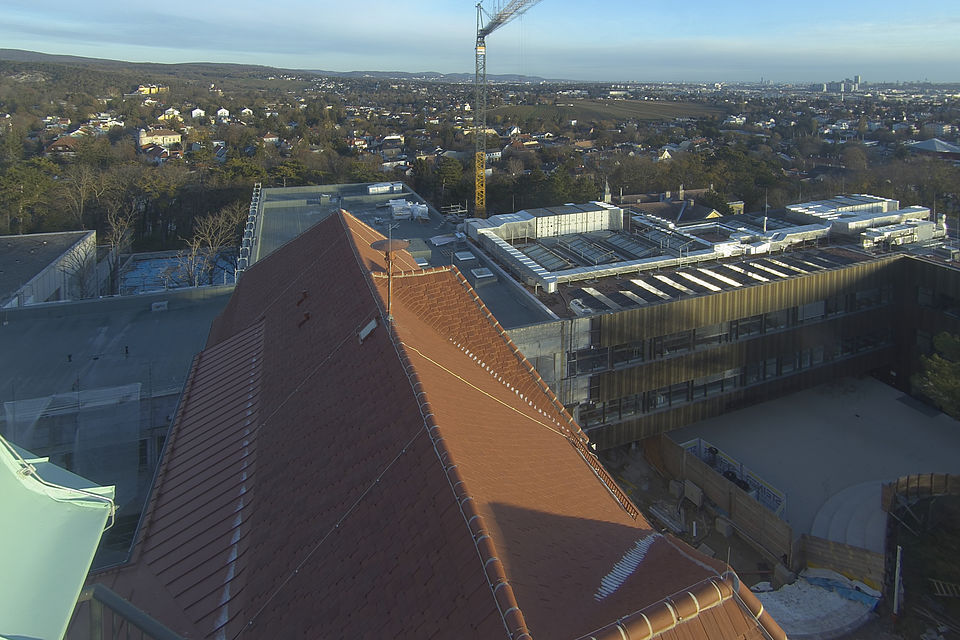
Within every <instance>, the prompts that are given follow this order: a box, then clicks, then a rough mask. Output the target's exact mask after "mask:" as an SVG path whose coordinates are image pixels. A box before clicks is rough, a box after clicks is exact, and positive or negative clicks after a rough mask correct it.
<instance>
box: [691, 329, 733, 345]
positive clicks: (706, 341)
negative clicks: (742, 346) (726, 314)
mask: <svg viewBox="0 0 960 640" xmlns="http://www.w3.org/2000/svg"><path fill="white" fill-rule="evenodd" d="M729 339H730V334H729V330H728V328H727V323H725V322H721V323H719V324H712V325H710V326H707V327H700V328H699V329H697V330H696V331H694V335H693V346H694V348H695V349H697V348H700V347H706V346H710V345H714V344H720V343H723V342H727V341H728V340H729Z"/></svg>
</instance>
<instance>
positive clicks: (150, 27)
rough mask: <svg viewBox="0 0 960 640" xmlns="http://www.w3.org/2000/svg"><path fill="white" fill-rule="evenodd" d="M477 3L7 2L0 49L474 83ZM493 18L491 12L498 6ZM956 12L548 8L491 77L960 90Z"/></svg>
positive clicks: (858, 5)
mask: <svg viewBox="0 0 960 640" xmlns="http://www.w3.org/2000/svg"><path fill="white" fill-rule="evenodd" d="M474 6H475V2H473V1H472V0H414V1H412V2H399V1H398V0H394V1H391V2H386V1H383V0H365V1H362V2H355V3H352V2H330V1H328V0H313V1H312V2H306V1H304V0H274V1H273V2H262V1H261V2H251V1H250V0H231V1H229V2H203V1H201V2H191V3H187V2H181V1H177V0H171V1H167V2H150V3H147V2H142V1H140V0H134V1H132V2H131V1H130V0H125V1H124V2H119V1H118V0H101V1H100V2H97V3H94V4H90V3H81V2H76V1H75V0H70V1H67V0H47V1H45V2H38V1H37V0H3V9H2V12H0V47H6V48H12V49H28V50H32V51H40V52H44V53H59V54H71V55H80V56H90V57H102V58H113V59H118V60H128V61H134V62H145V61H149V62H236V63H250V64H263V65H268V66H276V67H288V68H295V69H328V70H333V71H357V70H372V71H439V72H445V73H453V72H468V73H472V72H473V64H474V60H473V41H474V38H475V35H476V10H475V9H474ZM484 6H485V7H487V8H488V9H490V10H495V7H494V5H493V1H492V0H487V1H486V2H485V3H484ZM958 33H960V2H957V0H913V1H912V2H903V1H897V2H893V1H891V0H872V1H871V2H864V1H862V0H840V1H836V0H835V1H833V2H826V1H824V0H808V1H806V2H779V1H776V0H774V1H771V2H762V3H761V2H738V1H737V0H728V1H727V2H716V1H713V2H707V1H706V0H685V1H683V2H662V1H654V2H643V1H642V0H639V1H637V0H632V1H631V0H610V1H603V0H598V1H597V2H589V3H588V2H585V1H583V0H580V1H577V2H575V1H573V0H542V1H541V2H540V3H539V4H537V5H535V6H533V7H532V8H531V9H530V10H529V11H528V12H527V13H526V14H525V15H524V16H523V17H521V18H518V19H516V20H514V21H513V22H512V23H510V24H508V25H507V26H505V27H502V28H501V29H500V30H498V31H496V32H495V33H493V34H491V35H490V36H489V37H488V38H487V50H488V58H487V59H488V62H487V72H488V73H491V74H498V73H523V74H527V75H535V76H542V77H547V78H566V79H572V80H609V81H617V80H641V81H642V80H651V81H738V80H759V79H760V78H761V77H762V78H766V79H770V80H773V81H821V82H823V81H828V80H842V79H843V78H845V77H852V76H853V75H855V74H860V75H861V76H863V79H864V80H865V81H868V82H869V81H896V80H924V79H927V80H930V81H933V82H958V81H960V37H958V35H957V34H958Z"/></svg>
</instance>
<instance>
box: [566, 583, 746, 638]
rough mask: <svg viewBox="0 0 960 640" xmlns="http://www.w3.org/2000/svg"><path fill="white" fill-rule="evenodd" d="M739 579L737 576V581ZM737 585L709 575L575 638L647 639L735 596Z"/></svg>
mask: <svg viewBox="0 0 960 640" xmlns="http://www.w3.org/2000/svg"><path fill="white" fill-rule="evenodd" d="M737 583H739V580H738V581H737ZM735 592H736V585H735V584H734V582H733V580H731V579H730V578H729V577H727V578H721V577H719V576H710V577H709V578H707V579H705V580H701V581H700V582H698V583H696V584H693V585H691V586H689V587H687V588H685V589H682V590H680V591H678V592H677V593H674V594H671V595H669V596H667V597H666V598H663V599H662V600H660V601H659V602H654V603H653V604H651V605H648V606H646V607H644V608H643V609H640V610H639V611H634V612H633V613H630V614H627V615H626V616H624V617H622V618H620V619H619V620H617V621H615V622H612V623H610V624H608V625H606V626H604V627H601V628H599V629H597V630H596V631H591V632H590V633H588V634H586V635H584V636H581V637H580V638H579V639H578V640H621V639H622V638H630V639H631V640H649V639H650V638H655V637H657V636H659V635H660V634H662V633H664V632H666V631H669V630H670V629H673V628H674V627H676V626H677V625H679V624H681V623H682V622H683V621H684V620H687V619H689V618H693V617H696V616H697V615H699V614H700V612H702V611H706V610H708V609H712V608H713V607H716V606H717V605H720V604H723V603H724V602H726V601H727V600H729V599H730V598H732V597H734V594H735Z"/></svg>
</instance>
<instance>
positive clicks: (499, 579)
mask: <svg viewBox="0 0 960 640" xmlns="http://www.w3.org/2000/svg"><path fill="white" fill-rule="evenodd" d="M389 333H390V340H391V342H393V345H394V348H395V349H396V350H397V356H398V357H399V358H400V364H401V365H402V366H403V370H404V372H405V373H406V375H407V379H408V380H409V381H410V388H411V389H412V390H413V394H414V397H415V398H416V401H417V404H418V405H419V407H420V415H422V416H423V422H424V427H425V428H426V430H427V433H428V434H429V436H430V441H431V442H432V444H433V450H434V452H435V453H436V455H437V460H438V461H439V462H440V466H441V467H442V468H443V471H444V475H445V476H446V478H447V482H448V484H449V485H450V490H451V491H452V492H453V495H454V498H455V499H456V501H457V507H458V508H459V509H460V515H461V516H463V521H464V523H465V524H466V526H467V530H468V531H469V532H470V536H471V538H472V539H473V544H474V547H475V548H476V550H477V555H478V556H479V558H480V561H481V563H482V564H483V574H484V576H485V577H486V580H487V586H488V587H489V588H490V592H491V595H492V596H493V600H494V602H495V603H496V605H497V611H498V612H499V613H500V618H501V620H502V621H503V626H504V628H505V629H506V630H507V633H508V634H509V636H510V638H512V639H513V640H522V639H524V638H527V639H528V640H532V638H533V636H531V635H530V631H529V629H527V624H526V621H525V620H524V618H523V612H522V611H521V610H520V606H519V604H518V603H517V598H516V596H515V595H514V593H513V587H511V586H510V582H509V580H508V579H507V574H506V571H505V570H504V567H503V563H502V562H501V561H500V558H499V557H498V556H497V549H496V546H495V545H494V543H493V538H492V537H491V536H490V534H489V533H488V531H487V527H486V523H485V521H484V518H483V516H481V515H480V513H479V512H478V511H477V509H476V503H475V501H474V499H473V496H471V495H470V492H469V491H468V490H467V486H466V482H465V481H464V479H463V476H461V475H460V471H459V469H458V465H457V464H456V463H455V462H454V461H453V457H452V455H451V453H450V450H449V449H448V448H447V446H446V443H445V442H444V437H443V435H442V434H441V428H440V425H439V424H437V422H436V420H435V418H434V414H433V409H432V408H431V407H430V402H429V401H428V400H427V398H426V391H425V390H424V387H423V382H422V381H421V380H420V376H419V374H418V373H417V369H416V366H414V364H413V362H412V361H411V359H410V356H409V354H408V352H407V348H408V346H407V345H405V344H404V343H403V342H402V341H401V340H400V337H399V336H398V335H397V333H396V329H395V327H393V326H390V327H389ZM410 348H412V347H410Z"/></svg>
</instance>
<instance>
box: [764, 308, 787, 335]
mask: <svg viewBox="0 0 960 640" xmlns="http://www.w3.org/2000/svg"><path fill="white" fill-rule="evenodd" d="M788 318H789V313H788V310H787V309H781V310H780V311H772V312H770V313H766V314H764V316H763V330H764V331H767V332H769V331H778V330H780V329H785V328H786V327H787V319H788Z"/></svg>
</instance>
